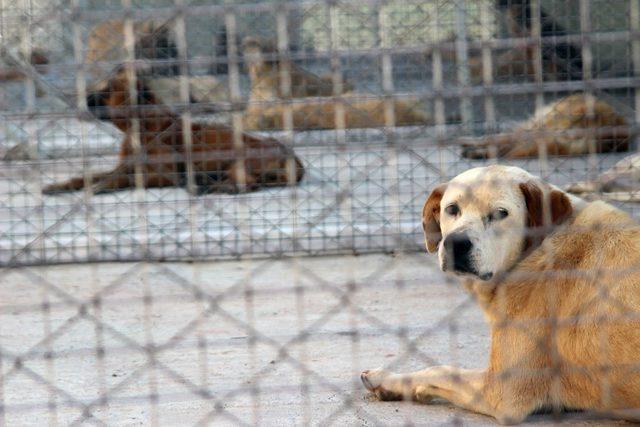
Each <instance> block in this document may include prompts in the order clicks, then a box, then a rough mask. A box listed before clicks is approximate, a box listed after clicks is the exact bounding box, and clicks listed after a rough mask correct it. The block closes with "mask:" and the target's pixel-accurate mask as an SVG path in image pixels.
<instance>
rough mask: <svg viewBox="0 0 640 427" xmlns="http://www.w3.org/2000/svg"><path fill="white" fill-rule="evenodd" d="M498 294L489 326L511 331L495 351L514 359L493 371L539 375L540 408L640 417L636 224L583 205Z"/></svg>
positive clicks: (596, 205)
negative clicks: (632, 412) (637, 413)
mask: <svg viewBox="0 0 640 427" xmlns="http://www.w3.org/2000/svg"><path fill="white" fill-rule="evenodd" d="M501 286H503V287H502V288H501V289H500V288H498V290H497V291H496V296H495V298H494V299H493V300H492V301H491V302H490V303H489V304H488V307H489V313H490V314H489V317H490V319H492V320H493V322H496V321H499V320H502V321H504V320H506V321H507V323H508V324H511V325H512V326H507V327H506V328H504V330H502V331H501V332H498V333H497V334H496V336H495V337H494V338H495V339H496V340H497V341H498V342H494V345H495V344H498V343H499V344H500V345H501V346H508V347H509V348H513V349H517V351H510V352H504V351H501V352H499V354H496V353H493V352H492V357H494V360H493V362H494V368H496V369H497V370H499V371H506V370H509V369H513V368H517V367H518V366H520V365H522V363H523V361H525V360H526V364H527V365H528V366H529V368H531V367H532V366H531V365H532V364H533V365H537V366H535V369H534V373H533V374H534V375H535V376H537V380H536V381H535V383H536V387H538V388H539V391H540V395H539V398H540V399H541V401H540V403H541V404H542V405H554V404H557V403H561V404H562V406H565V407H573V408H585V407H587V408H594V409H602V410H611V409H629V408H640V353H638V351H637V349H638V348H640V226H638V224H637V223H636V222H635V221H634V220H633V219H632V218H631V217H629V215H627V214H626V213H624V212H622V211H620V210H618V209H616V208H614V207H613V206H611V205H608V204H606V203H604V202H599V201H598V202H592V203H589V204H586V205H585V207H584V208H583V209H582V210H580V211H579V212H578V213H576V215H575V217H573V219H572V220H570V221H569V222H568V223H567V224H565V225H564V226H563V227H562V228H561V229H558V230H557V231H556V232H554V233H552V234H551V235H549V236H548V237H547V238H546V239H545V240H544V242H543V244H542V245H541V246H540V247H538V248H537V249H535V250H534V251H533V252H532V253H531V254H529V256H527V257H526V258H525V259H523V260H522V261H521V262H520V263H519V264H518V265H517V266H516V268H515V269H514V270H513V271H512V272H511V273H509V275H508V276H507V278H506V280H505V282H504V284H503V285H501ZM494 324H495V323H494ZM518 325H520V326H518ZM518 327H524V328H526V331H523V330H520V331H517V329H518ZM500 341H501V342H500ZM533 356H535V357H536V358H537V359H536V360H532V359H531V358H532V357H533ZM496 359H500V360H496ZM554 370H557V371H558V372H559V376H554V375H552V372H553V371H554ZM536 371H537V372H536ZM516 375H530V373H529V374H528V373H517V374H516ZM556 379H557V381H555V380H556Z"/></svg>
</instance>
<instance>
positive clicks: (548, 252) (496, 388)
mask: <svg viewBox="0 0 640 427" xmlns="http://www.w3.org/2000/svg"><path fill="white" fill-rule="evenodd" d="M422 223H423V227H424V232H425V240H426V247H427V250H428V251H429V252H436V251H437V252H438V258H439V261H440V267H441V269H442V270H443V271H447V272H451V273H454V274H457V275H459V276H461V277H463V278H464V283H465V286H466V288H467V290H468V291H469V292H470V293H471V294H472V295H473V296H474V297H475V299H476V300H477V301H478V303H479V305H480V307H481V308H482V310H483V311H484V313H485V315H486V318H487V320H488V322H489V326H490V329H491V354H490V357H489V366H488V368H487V369H485V370H471V369H460V368H456V367H451V366H439V367H432V368H427V369H425V370H422V371H418V372H414V373H410V374H394V373H391V372H387V371H385V370H384V369H376V370H371V371H364V372H363V373H362V381H363V382H364V385H365V386H366V388H367V389H369V390H371V391H372V392H373V393H375V395H376V396H377V397H378V398H380V399H383V400H401V399H407V400H416V401H420V402H429V401H430V400H431V399H432V398H442V399H446V400H448V401H450V402H452V403H454V404H456V405H458V406H460V407H463V408H466V409H468V410H471V411H475V412H479V413H482V414H486V415H489V416H492V417H495V418H496V419H497V421H498V422H500V423H503V424H513V423H519V422H521V421H523V420H524V419H525V418H526V417H527V415H529V414H530V413H532V412H534V411H536V410H540V409H555V410H562V409H575V410H588V411H596V412H600V413H603V414H606V415H610V416H613V417H619V418H625V419H631V420H640V226H639V225H638V224H637V223H636V222H635V221H634V220H633V219H632V218H631V217H629V216H628V215H627V214H626V213H624V212H622V211H620V210H618V209H616V208H614V207H613V206H611V205H608V204H606V203H604V202H599V201H598V202H591V203H587V202H585V201H583V200H581V199H578V198H577V197H574V196H571V195H568V194H566V193H564V192H562V191H561V190H559V189H558V188H556V187H554V186H552V185H549V184H547V183H545V182H543V181H541V180H540V179H539V178H537V177H534V176H532V175H530V174H529V173H527V172H525V171H524V170H522V169H519V168H515V167H505V166H497V165H494V166H489V167H484V168H476V169H471V170H469V171H467V172H465V173H463V174H461V175H458V176H457V177H456V178H454V179H453V180H451V181H450V182H449V183H447V184H443V185H440V186H438V187H436V188H435V189H434V190H433V191H432V192H431V195H430V196H429V197H428V199H427V201H426V203H425V205H424V209H423V218H422Z"/></svg>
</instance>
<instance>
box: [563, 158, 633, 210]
mask: <svg viewBox="0 0 640 427" xmlns="http://www.w3.org/2000/svg"><path fill="white" fill-rule="evenodd" d="M566 190H567V191H568V192H569V193H574V194H580V195H582V197H590V198H604V199H606V200H617V201H621V202H640V155H638V154H634V155H631V156H628V157H625V158H624V159H622V160H620V161H619V162H618V163H616V164H615V165H614V166H613V167H612V168H611V169H609V170H607V171H606V172H603V173H602V174H600V176H598V178H597V179H595V180H593V181H583V182H577V183H575V184H571V185H569V186H568V187H567V188H566Z"/></svg>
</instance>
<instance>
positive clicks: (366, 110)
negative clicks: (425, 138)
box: [242, 37, 433, 130]
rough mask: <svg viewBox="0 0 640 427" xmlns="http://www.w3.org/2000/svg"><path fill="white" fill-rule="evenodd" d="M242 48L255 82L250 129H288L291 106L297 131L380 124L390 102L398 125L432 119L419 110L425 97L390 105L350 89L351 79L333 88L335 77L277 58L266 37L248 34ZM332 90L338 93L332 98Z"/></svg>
mask: <svg viewBox="0 0 640 427" xmlns="http://www.w3.org/2000/svg"><path fill="white" fill-rule="evenodd" d="M242 47H243V52H242V53H243V57H244V60H245V63H246V65H247V68H248V72H249V79H250V81H251V90H250V93H249V103H248V105H247V109H246V111H245V114H244V125H245V127H246V128H247V129H254V130H281V129H284V128H285V119H284V117H285V115H286V114H287V112H288V111H290V112H291V118H292V125H293V129H298V130H311V129H336V128H341V127H343V128H347V129H352V128H376V127H382V126H386V125H387V124H388V123H389V124H390V123H391V122H387V120H388V118H390V117H392V116H391V115H390V114H385V109H386V108H387V106H388V105H390V106H392V107H393V124H394V125H396V126H410V125H427V124H432V123H433V120H432V119H431V117H430V116H429V115H427V114H426V113H424V112H422V111H420V104H421V103H422V102H421V100H420V98H418V97H415V96H407V97H403V99H394V100H392V101H391V102H390V103H389V104H386V103H385V102H384V101H383V100H382V99H381V98H382V97H381V96H376V95H373V94H364V93H356V92H352V91H351V90H352V89H353V86H352V85H351V84H350V83H349V82H343V83H342V85H341V86H340V90H335V88H334V85H333V80H332V78H331V76H317V75H315V74H313V73H311V72H309V71H307V70H305V69H304V68H302V67H299V66H297V65H296V64H295V63H293V62H292V61H290V60H282V59H279V58H278V55H277V50H276V48H275V46H273V43H270V42H269V41H267V40H262V39H257V38H252V37H247V38H245V39H244V41H243V46H242ZM283 69H288V70H289V75H290V89H291V91H290V94H291V102H290V103H289V105H287V104H286V103H284V102H283V99H286V96H285V94H284V93H283V91H282V87H283V83H282V75H283V74H282V72H281V70H283ZM333 95H340V97H339V99H334V98H333V97H332V96H333ZM341 111H344V115H342V114H341ZM343 117H344V119H343ZM341 121H343V122H342V123H341Z"/></svg>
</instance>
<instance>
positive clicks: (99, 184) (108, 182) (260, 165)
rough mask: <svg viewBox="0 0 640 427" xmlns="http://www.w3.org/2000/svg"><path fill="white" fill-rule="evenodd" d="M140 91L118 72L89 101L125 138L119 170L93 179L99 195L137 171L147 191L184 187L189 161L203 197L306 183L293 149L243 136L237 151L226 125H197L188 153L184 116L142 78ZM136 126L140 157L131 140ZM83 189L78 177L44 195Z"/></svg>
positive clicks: (131, 182) (125, 183)
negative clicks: (131, 88) (163, 102)
mask: <svg viewBox="0 0 640 427" xmlns="http://www.w3.org/2000/svg"><path fill="white" fill-rule="evenodd" d="M136 92H137V97H136V98H134V96H132V95H133V94H131V93H130V91H129V82H128V80H127V77H126V75H125V72H124V70H120V71H118V72H117V73H116V75H115V76H114V77H113V78H112V79H110V80H109V81H108V82H107V83H106V85H105V86H104V87H101V88H100V89H98V90H97V91H95V92H92V93H91V94H90V95H89V96H88V100H87V104H88V106H89V108H90V109H91V110H92V112H93V113H94V114H95V115H96V116H97V117H98V118H99V119H103V120H104V119H106V120H110V121H111V122H112V123H113V124H115V125H116V126H117V127H118V128H119V129H120V130H122V131H123V132H124V133H125V137H124V140H123V142H122V146H121V149H120V162H119V164H118V166H117V167H116V168H115V169H114V170H112V171H109V172H106V173H99V174H95V175H93V176H92V177H91V183H92V189H93V192H94V193H95V194H98V193H103V192H108V191H116V190H122V189H127V188H133V187H135V186H136V170H139V171H140V172H142V177H143V182H142V185H143V186H144V187H146V188H150V187H185V186H186V185H187V183H188V180H187V173H188V169H189V168H188V164H189V157H191V163H192V165H193V173H194V181H195V184H196V185H197V192H198V193H199V194H200V193H211V192H225V193H237V192H240V191H253V190H258V189H260V188H263V187H271V186H284V185H288V184H295V183H297V182H299V181H300V180H301V179H302V177H303V175H304V167H303V165H302V163H301V161H300V160H299V159H298V158H297V157H296V156H295V154H294V153H293V151H292V150H291V149H289V148H287V147H286V146H284V145H283V144H281V143H280V142H278V141H276V140H274V139H269V138H261V137H257V136H252V135H249V134H246V133H244V134H242V142H243V148H242V149H236V148H234V138H233V132H232V129H231V128H229V127H226V126H213V125H211V126H203V125H200V124H193V125H192V127H191V133H190V137H191V144H192V146H191V152H190V153H189V152H188V147H187V146H186V142H185V130H184V129H183V128H182V121H181V119H180V117H178V116H176V115H175V114H173V113H172V112H171V111H170V110H169V109H168V108H167V107H165V106H163V105H161V104H160V103H159V102H158V101H157V100H156V98H155V97H154V95H153V93H152V92H151V91H150V90H149V88H148V87H147V86H146V85H145V83H144V80H143V79H141V78H140V79H138V80H137V90H136ZM132 99H137V101H136V102H132ZM134 119H137V120H136V121H134ZM136 122H137V123H138V124H139V125H138V126H139V132H138V134H139V141H140V150H139V152H137V150H136V145H135V143H134V139H133V138H134V132H135V129H134V125H135V123H136ZM189 154H190V156H189ZM290 176H291V177H293V178H295V181H294V180H290V179H289V177H290ZM292 181H294V182H292ZM84 185H85V179H84V177H76V178H72V179H70V180H68V181H66V182H62V183H57V184H52V185H49V186H47V187H45V188H44V189H43V193H45V194H54V193H60V192H67V191H76V190H80V189H82V188H83V187H84Z"/></svg>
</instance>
